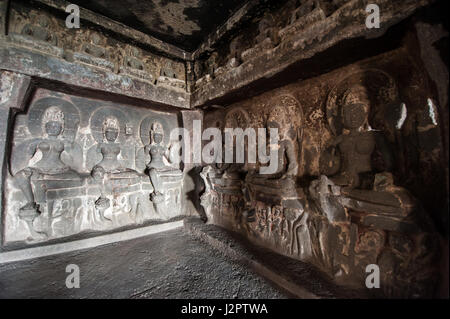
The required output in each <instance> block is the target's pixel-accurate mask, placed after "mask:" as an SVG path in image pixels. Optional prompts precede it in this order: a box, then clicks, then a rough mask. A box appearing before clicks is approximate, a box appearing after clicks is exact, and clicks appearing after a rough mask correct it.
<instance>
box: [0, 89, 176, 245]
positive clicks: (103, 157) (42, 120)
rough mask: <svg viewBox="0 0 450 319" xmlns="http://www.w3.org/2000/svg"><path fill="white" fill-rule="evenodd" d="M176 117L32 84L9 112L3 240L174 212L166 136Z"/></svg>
mask: <svg viewBox="0 0 450 319" xmlns="http://www.w3.org/2000/svg"><path fill="white" fill-rule="evenodd" d="M178 121H179V119H178V113H169V112H161V111H153V110H150V109H145V108H138V107H134V106H131V105H123V104H118V103H112V102H105V101H101V100H94V99H89V98H83V97H78V96H72V95H67V94H62V93H57V92H53V91H48V90H45V89H38V90H37V91H36V92H35V94H34V96H33V99H32V101H31V102H30V105H29V107H28V108H27V110H26V112H25V113H23V114H18V115H17V116H16V117H15V122H14V130H13V134H12V146H11V152H10V156H9V163H8V174H7V176H6V181H5V191H4V194H5V197H6V198H5V203H4V204H5V205H4V207H5V209H4V212H3V214H4V217H3V220H4V222H3V228H4V229H3V234H4V244H5V245H10V244H18V243H27V244H30V243H35V242H42V241H47V240H52V239H56V238H61V237H67V236H71V235H75V234H79V233H88V234H89V233H92V232H95V231H110V230H113V229H119V228H123V227H137V226H138V225H143V224H148V223H149V222H163V221H167V220H170V219H173V218H175V217H179V216H181V215H182V214H183V213H184V211H183V207H184V206H185V205H184V201H185V198H184V196H183V178H184V176H183V172H182V171H181V170H180V167H179V164H175V162H174V161H173V154H172V153H173V151H172V149H175V148H174V146H175V145H177V143H178V141H171V140H170V131H171V130H172V129H173V128H175V127H179V126H180V125H179V122H178ZM155 197H157V198H155ZM169 206H170V207H169Z"/></svg>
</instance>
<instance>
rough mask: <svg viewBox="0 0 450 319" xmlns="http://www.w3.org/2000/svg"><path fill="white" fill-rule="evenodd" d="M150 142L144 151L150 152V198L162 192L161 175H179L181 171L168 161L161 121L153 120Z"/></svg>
mask: <svg viewBox="0 0 450 319" xmlns="http://www.w3.org/2000/svg"><path fill="white" fill-rule="evenodd" d="M150 139H151V141H150V144H149V145H147V146H146V147H145V151H146V152H148V153H149V154H150V162H149V163H148V164H147V169H148V172H149V175H150V181H151V183H152V185H153V194H152V199H154V198H155V197H157V196H161V195H162V194H163V185H162V180H161V177H163V176H164V177H171V176H176V177H178V176H180V174H181V171H180V170H179V169H176V168H174V167H172V166H171V165H170V163H169V160H168V158H169V148H168V147H167V146H165V145H164V143H163V139H164V129H163V126H162V124H161V123H159V122H154V123H153V125H152V128H151V130H150Z"/></svg>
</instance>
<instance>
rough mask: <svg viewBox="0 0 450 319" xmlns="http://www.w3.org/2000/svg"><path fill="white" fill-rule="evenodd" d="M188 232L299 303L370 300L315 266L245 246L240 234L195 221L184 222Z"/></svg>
mask: <svg viewBox="0 0 450 319" xmlns="http://www.w3.org/2000/svg"><path fill="white" fill-rule="evenodd" d="M184 227H185V231H186V232H187V233H188V234H190V235H191V236H193V237H195V238H196V239H198V240H200V241H202V242H205V243H207V244H209V245H211V246H212V247H214V248H215V249H217V250H218V251H220V252H221V253H222V254H223V255H225V256H226V257H228V258H231V259H232V260H233V261H235V262H238V263H240V264H242V265H243V266H246V267H249V268H251V269H252V270H253V271H255V272H256V273H257V274H259V275H261V276H263V277H264V278H266V279H268V280H269V281H271V282H273V283H274V284H275V285H277V286H279V287H280V288H282V289H283V290H286V291H288V292H289V293H290V294H291V295H293V296H294V297H295V298H299V299H346V298H352V299H366V298H368V294H367V292H365V291H360V290H352V289H347V288H344V287H339V286H337V285H335V284H334V283H332V282H331V281H330V279H327V278H326V275H325V274H323V273H321V272H320V271H318V270H317V269H315V268H314V267H313V266H311V265H309V264H307V263H304V262H301V261H299V260H295V259H292V258H288V257H285V256H282V255H279V254H276V253H274V252H271V251H269V250H267V249H265V248H262V247H258V246H254V245H252V244H250V243H248V242H245V240H244V239H242V238H241V237H240V236H239V235H238V234H234V233H231V232H229V231H227V230H225V229H223V228H221V227H219V226H215V225H208V224H204V223H203V222H202V221H201V220H200V219H198V218H195V217H190V218H186V219H185V220H184Z"/></svg>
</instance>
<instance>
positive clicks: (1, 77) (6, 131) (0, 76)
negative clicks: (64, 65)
mask: <svg viewBox="0 0 450 319" xmlns="http://www.w3.org/2000/svg"><path fill="white" fill-rule="evenodd" d="M31 89H32V88H31V78H30V77H29V76H25V75H22V74H17V73H12V72H8V71H0V166H1V170H0V194H1V196H0V221H1V225H0V226H1V227H0V245H2V244H3V221H4V220H3V209H4V197H5V194H4V183H5V178H6V175H7V168H8V159H9V151H10V136H11V133H12V129H13V123H12V122H13V120H14V116H13V115H14V112H16V111H22V110H23V109H24V107H25V105H26V102H27V100H28V97H29V96H30V93H31V91H32V90H31Z"/></svg>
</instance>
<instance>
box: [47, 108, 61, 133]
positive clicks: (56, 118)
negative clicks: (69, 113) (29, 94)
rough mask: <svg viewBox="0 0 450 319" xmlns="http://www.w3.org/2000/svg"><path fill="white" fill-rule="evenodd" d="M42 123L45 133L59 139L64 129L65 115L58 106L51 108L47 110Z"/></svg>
mask: <svg viewBox="0 0 450 319" xmlns="http://www.w3.org/2000/svg"><path fill="white" fill-rule="evenodd" d="M42 122H43V123H44V129H45V133H46V134H47V135H48V136H53V137H57V136H59V135H60V134H61V133H62V131H63V129H64V113H63V111H61V109H60V108H59V107H57V106H51V107H49V108H48V109H46V110H45V113H44V117H43V120H42Z"/></svg>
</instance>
